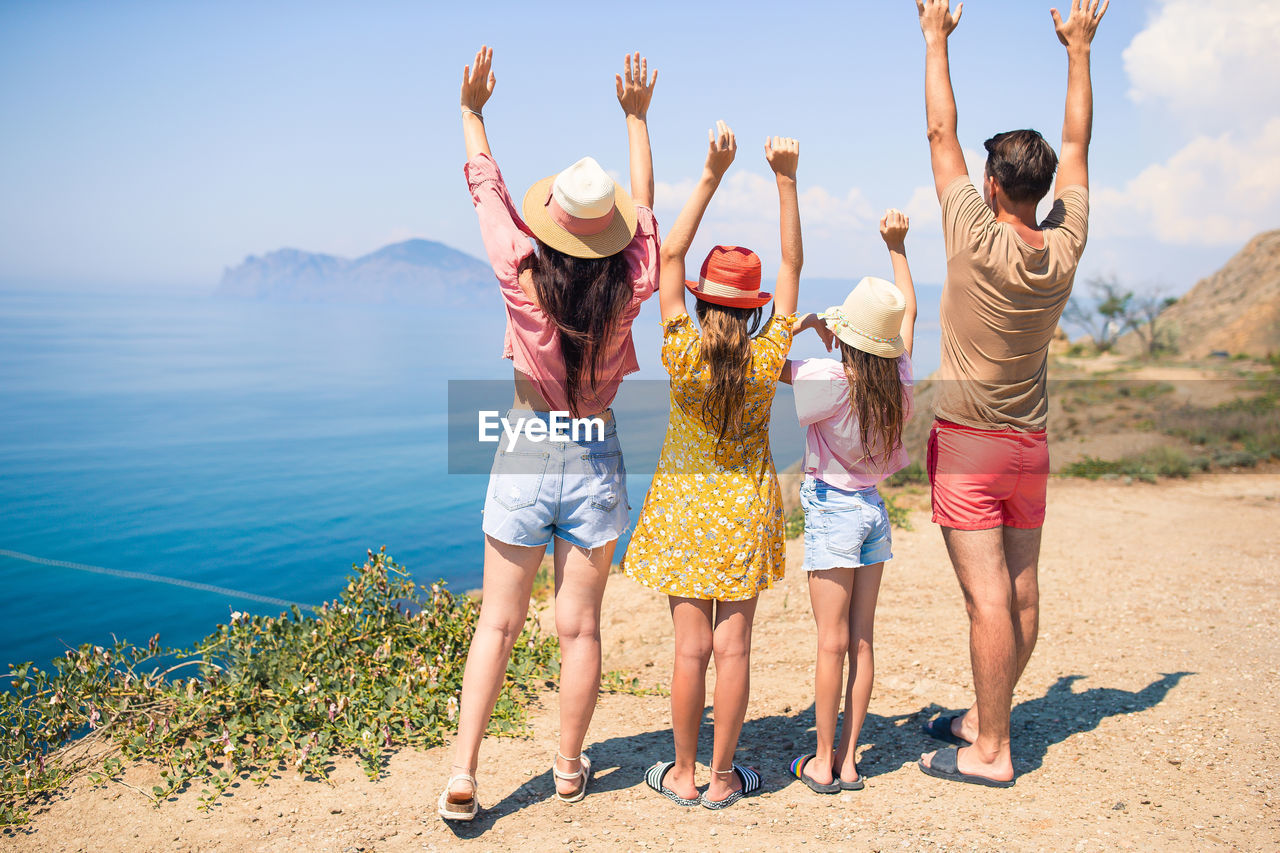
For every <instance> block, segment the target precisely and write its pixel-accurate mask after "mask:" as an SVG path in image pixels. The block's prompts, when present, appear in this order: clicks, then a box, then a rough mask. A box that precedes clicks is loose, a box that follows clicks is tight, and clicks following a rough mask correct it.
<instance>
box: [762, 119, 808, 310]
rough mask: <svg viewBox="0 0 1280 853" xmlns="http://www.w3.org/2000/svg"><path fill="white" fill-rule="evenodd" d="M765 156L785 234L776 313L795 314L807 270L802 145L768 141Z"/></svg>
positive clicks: (784, 140) (775, 139)
mask: <svg viewBox="0 0 1280 853" xmlns="http://www.w3.org/2000/svg"><path fill="white" fill-rule="evenodd" d="M764 156H765V159H766V160H768V161H769V168H771V169H773V174H774V177H776V178H777V180H778V221H779V228H780V230H781V232H782V266H781V267H780V268H779V269H778V286H777V288H776V289H775V290H774V294H773V306H774V311H776V312H777V313H779V314H794V313H795V312H796V303H797V302H798V301H799V299H800V267H802V266H804V244H803V242H802V241H801V239H800V199H799V198H798V197H797V195H796V166H797V165H798V164H799V162H800V143H799V142H796V141H795V140H794V139H791V138H790V137H786V136H775V137H773V138H772V139H766V140H765V143H764Z"/></svg>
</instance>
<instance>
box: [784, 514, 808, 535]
mask: <svg viewBox="0 0 1280 853" xmlns="http://www.w3.org/2000/svg"><path fill="white" fill-rule="evenodd" d="M786 535H787V538H788V539H795V538H797V537H799V536H803V535H804V510H803V509H801V508H800V507H796V508H795V509H793V510H791V513H790V514H789V515H788V516H787V528H786Z"/></svg>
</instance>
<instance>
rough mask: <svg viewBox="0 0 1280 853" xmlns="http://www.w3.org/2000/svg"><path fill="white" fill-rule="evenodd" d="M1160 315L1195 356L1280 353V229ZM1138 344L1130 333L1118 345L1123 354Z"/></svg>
mask: <svg viewBox="0 0 1280 853" xmlns="http://www.w3.org/2000/svg"><path fill="white" fill-rule="evenodd" d="M1162 316H1163V318H1164V322H1165V323H1167V324H1169V326H1170V328H1172V329H1173V331H1174V334H1175V338H1176V344H1177V347H1178V350H1179V351H1180V352H1181V353H1182V354H1183V355H1185V356H1189V357H1191V358H1203V357H1204V356H1207V355H1209V354H1210V353H1211V352H1228V353H1231V354H1232V355H1235V354H1236V353H1245V354H1248V355H1253V356H1266V355H1269V354H1272V353H1277V352H1280V230H1276V231H1264V232H1263V233H1261V234H1259V235H1257V236H1256V237H1254V238H1253V239H1252V240H1250V241H1249V242H1248V244H1247V245H1246V246H1245V247H1244V248H1243V249H1241V250H1240V251H1239V252H1238V253H1236V255H1235V257H1233V258H1232V259H1231V260H1229V261H1227V263H1226V265H1225V266H1223V268H1222V269H1220V270H1218V271H1217V272H1216V273H1214V274H1213V275H1211V276H1209V277H1208V278H1206V279H1202V280H1201V281H1200V282H1198V283H1197V284H1196V286H1195V287H1193V288H1191V290H1190V291H1188V292H1187V294H1186V295H1185V296H1183V297H1182V298H1181V299H1179V300H1178V301H1177V302H1176V303H1174V304H1173V305H1171V306H1169V308H1168V309H1166V310H1165V312H1164V314H1163V315H1162ZM1139 347H1140V343H1139V342H1138V341H1137V339H1136V336H1135V335H1134V334H1133V333H1132V332H1130V333H1129V334H1127V335H1125V336H1124V337H1122V338H1121V339H1120V340H1119V341H1118V342H1117V344H1116V348H1117V349H1118V350H1119V351H1120V352H1123V353H1131V352H1135V351H1137V350H1138V349H1139Z"/></svg>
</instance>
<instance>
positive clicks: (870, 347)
mask: <svg viewBox="0 0 1280 853" xmlns="http://www.w3.org/2000/svg"><path fill="white" fill-rule="evenodd" d="M827 328H828V329H831V333H832V334H833V335H835V336H836V337H837V338H839V339H840V340H842V341H844V342H845V343H846V344H848V345H849V346H851V347H853V348H854V349H859V350H862V351H863V352H865V353H869V354H870V355H878V356H880V357H881V358H897V357H898V356H900V355H902V354H903V353H904V352H906V351H907V347H906V345H905V344H904V343H903V341H902V335H898V336H897V337H895V338H893V339H892V340H890V341H877V340H875V339H874V338H869V337H867V336H866V335H864V334H862V333H861V332H858V331H856V330H854V329H841V330H840V331H838V332H837V331H836V330H835V328H834V327H833V326H832V325H831V323H830V322H828V323H827Z"/></svg>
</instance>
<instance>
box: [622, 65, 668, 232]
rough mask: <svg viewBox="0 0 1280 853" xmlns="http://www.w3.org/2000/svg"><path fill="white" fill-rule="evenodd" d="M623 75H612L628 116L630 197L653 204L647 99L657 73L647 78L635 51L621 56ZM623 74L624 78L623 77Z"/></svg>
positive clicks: (651, 153) (650, 205) (649, 96)
mask: <svg viewBox="0 0 1280 853" xmlns="http://www.w3.org/2000/svg"><path fill="white" fill-rule="evenodd" d="M622 66H623V74H615V75H614V79H615V80H616V81H617V86H618V103H619V104H621V105H622V112H623V114H624V115H625V116H626V117H627V144H628V147H629V148H630V151H631V198H632V200H633V201H635V203H636V204H638V205H641V206H643V207H649V208H652V207H653V152H652V151H651V150H650V149H649V124H648V120H647V118H646V117H647V116H648V114H649V101H650V100H652V98H653V87H654V86H655V85H656V84H657V82H658V72H657V71H654V72H653V77H652V79H650V77H649V60H648V59H646V58H645V57H643V56H641V55H640V52H639V51H636V54H635V56H626V57H623V59H622ZM624 76H625V79H624Z"/></svg>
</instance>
